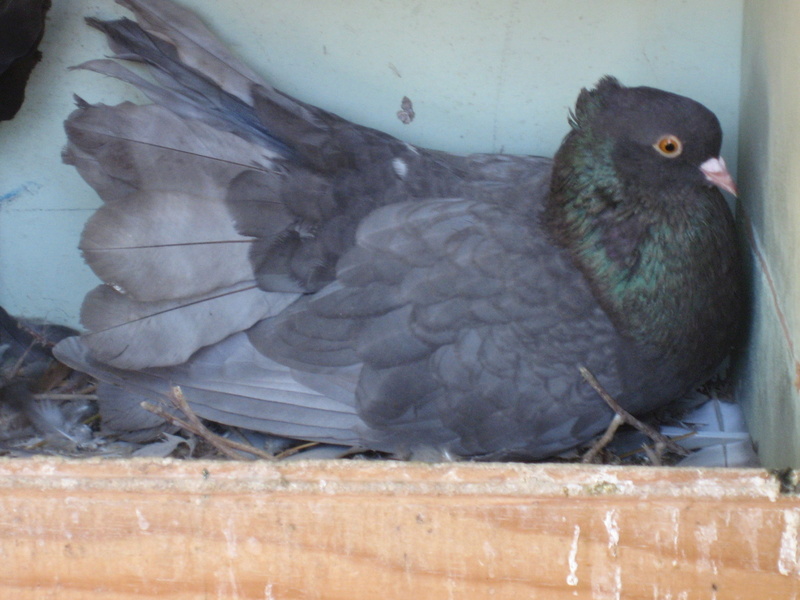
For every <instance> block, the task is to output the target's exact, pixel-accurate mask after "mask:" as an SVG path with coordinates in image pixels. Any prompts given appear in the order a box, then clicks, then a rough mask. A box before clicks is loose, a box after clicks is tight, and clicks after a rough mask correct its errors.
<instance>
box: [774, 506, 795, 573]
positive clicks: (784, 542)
mask: <svg viewBox="0 0 800 600" xmlns="http://www.w3.org/2000/svg"><path fill="white" fill-rule="evenodd" d="M799 546H800V509H796V508H794V509H787V510H785V511H783V532H782V533H781V545H780V550H779V552H778V572H779V573H780V574H781V575H786V576H791V577H800V547H799Z"/></svg>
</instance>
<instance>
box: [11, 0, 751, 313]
mask: <svg viewBox="0 0 800 600" xmlns="http://www.w3.org/2000/svg"><path fill="white" fill-rule="evenodd" d="M184 4H185V5H188V6H193V7H196V8H197V9H198V10H199V12H200V13H201V15H202V16H203V17H204V18H205V19H206V21H207V22H208V23H209V24H210V25H211V26H212V29H214V30H216V31H217V32H219V33H220V34H221V36H222V37H223V39H225V40H226V41H227V42H229V43H230V45H231V46H232V47H233V48H234V49H235V51H236V52H238V53H239V54H240V55H241V56H242V57H244V58H245V59H246V60H247V62H249V63H250V64H251V65H252V66H253V67H255V68H256V69H257V70H259V71H260V72H262V73H264V74H266V75H267V76H268V77H269V78H270V79H271V81H272V82H273V83H275V84H276V85H278V86H280V87H282V88H283V89H284V90H285V91H287V92H289V93H291V94H294V95H296V96H299V97H300V98H302V99H304V100H307V101H310V102H314V103H318V104H320V105H321V106H323V107H325V108H328V109H331V110H334V111H336V112H338V113H340V114H342V115H343V116H345V117H348V118H351V119H354V120H357V121H359V122H361V123H363V124H366V125H371V126H373V127H377V128H380V129H383V130H386V131H389V132H391V133H393V134H395V135H397V136H399V137H401V138H403V139H405V140H408V141H410V142H412V143H416V144H422V145H425V146H431V147H435V148H440V149H445V150H451V151H458V152H473V151H501V150H502V151H506V152H515V153H529V154H546V155H550V154H552V153H553V151H554V150H555V148H556V147H557V145H558V143H559V141H560V139H561V137H562V136H563V135H564V134H565V133H566V129H567V124H566V117H567V111H568V108H569V107H570V106H571V105H572V103H573V102H574V100H575V97H576V95H577V93H578V91H579V89H580V88H581V87H582V86H587V85H591V84H592V83H594V82H595V81H596V80H597V79H598V78H599V77H600V76H601V75H603V74H606V73H610V74H614V75H616V76H618V77H619V78H620V79H621V80H622V81H623V82H624V83H626V84H629V85H639V84H646V85H652V86H657V87H663V88H666V89H670V90H672V91H675V92H678V93H683V94H686V95H690V96H692V97H694V98H696V99H698V100H700V101H702V102H704V103H706V104H707V105H708V106H709V107H710V108H711V109H713V110H714V111H715V112H716V113H717V114H718V116H719V117H720V119H721V121H722V123H723V127H724V128H725V132H726V143H725V147H724V154H725V155H726V156H727V158H728V159H729V162H735V155H736V152H735V148H736V140H737V126H738V110H739V88H740V80H739V74H740V56H741V55H740V48H741V30H742V0H692V1H691V2H676V1H675V0H650V1H646V2H644V1H642V0H611V1H607V2H602V1H599V0H592V1H589V0H584V1H577V0H575V1H564V0H561V1H558V2H556V1H552V0H528V1H524V0H491V1H490V0H483V1H473V2H465V1H456V0H437V1H435V2H434V1H427V2H423V1H403V2H401V1H388V0H384V1H379V0H352V1H340V2H332V1H330V0H294V1H286V0H280V1H279V0H226V1H221V0H184ZM86 14H92V15H99V16H104V17H108V16H113V15H121V14H125V11H123V10H122V9H121V8H119V7H117V6H116V5H114V4H112V2H111V0H70V1H69V2H65V1H56V2H54V6H53V8H52V10H51V13H50V18H49V22H48V29H47V34H46V37H45V41H44V45H43V51H44V53H45V59H44V61H43V63H42V64H41V65H40V66H39V67H38V68H37V69H36V71H35V72H34V74H33V78H32V81H31V85H30V89H29V94H28V101H27V103H26V105H25V107H24V109H23V111H22V113H21V114H20V115H19V116H18V118H17V119H16V120H14V121H12V122H9V123H0V144H2V146H0V147H2V151H3V154H2V161H0V304H2V305H3V306H4V307H6V308H7V309H9V310H10V311H12V312H14V313H17V314H25V315H28V316H39V317H45V318H48V319H50V320H54V321H58V322H63V323H71V324H76V323H77V315H78V309H79V306H80V300H81V298H82V296H83V294H84V293H85V291H86V290H88V289H89V288H91V287H92V286H94V285H95V284H96V279H95V278H94V276H93V275H92V274H91V272H90V271H88V269H86V267H84V265H83V263H82V260H81V258H80V256H79V253H78V251H77V250H76V245H77V242H78V236H79V233H80V229H81V226H82V224H83V222H84V221H85V220H86V218H87V217H88V216H89V214H90V213H91V211H92V210H93V208H94V207H95V206H96V205H97V203H98V200H97V198H96V196H95V194H94V192H93V191H92V190H91V189H90V188H88V187H87V186H86V185H85V184H83V182H82V181H81V180H80V178H79V177H78V176H77V175H76V173H75V172H74V170H73V169H72V168H69V167H66V166H63V165H61V163H60V156H59V154H60V149H61V147H62V146H63V144H64V140H65V138H64V134H63V130H62V126H61V123H62V122H63V120H64V118H65V117H66V116H67V114H68V113H69V112H70V110H71V105H72V99H71V96H72V94H73V93H78V94H80V95H81V96H83V97H84V98H86V99H87V100H89V101H92V102H96V101H104V102H108V103H115V102H117V101H119V100H121V99H127V98H133V97H135V94H133V93H132V92H131V91H130V90H128V89H126V88H125V87H124V86H121V85H118V84H117V83H116V82H113V81H111V80H107V79H103V78H101V77H99V76H97V75H92V74H88V73H80V72H75V71H67V67H68V66H70V65H74V64H77V63H80V62H81V61H83V60H87V59H90V58H94V57H97V56H100V55H102V54H104V53H106V52H107V50H106V49H105V47H104V45H103V43H102V40H101V36H100V35H99V34H97V33H95V32H93V31H89V30H88V29H87V28H86V27H85V26H84V25H83V23H82V16H83V15H86ZM403 96H408V97H409V98H411V100H412V101H413V103H414V108H415V110H416V119H415V120H414V122H413V123H412V124H410V125H403V124H401V123H400V121H399V120H398V119H397V117H396V115H395V113H396V112H397V111H398V110H399V108H400V101H401V98H402V97H403Z"/></svg>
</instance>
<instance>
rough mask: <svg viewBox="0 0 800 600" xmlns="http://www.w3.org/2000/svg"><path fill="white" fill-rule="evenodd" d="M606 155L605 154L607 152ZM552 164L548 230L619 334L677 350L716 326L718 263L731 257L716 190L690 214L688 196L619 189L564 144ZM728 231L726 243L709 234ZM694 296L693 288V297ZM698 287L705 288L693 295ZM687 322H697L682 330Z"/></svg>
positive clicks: (608, 169)
mask: <svg viewBox="0 0 800 600" xmlns="http://www.w3.org/2000/svg"><path fill="white" fill-rule="evenodd" d="M606 150H609V149H606ZM562 151H565V152H568V153H569V155H568V158H569V160H564V157H563V156H561V152H560V153H559V156H557V157H556V166H555V169H554V173H553V180H552V183H551V195H550V198H549V200H548V206H547V208H546V210H545V213H544V223H545V226H546V228H547V229H548V231H549V232H550V233H551V235H553V237H554V239H555V241H556V242H557V243H558V244H560V245H561V246H563V247H565V248H566V249H567V250H568V251H569V252H570V254H571V255H572V258H573V260H574V261H575V263H576V265H577V266H578V267H579V268H580V269H581V271H582V272H583V273H584V275H585V276H586V277H587V279H588V280H589V282H590V284H591V286H592V290H593V292H594V293H595V295H596V297H597V299H598V301H599V302H600V304H601V305H602V306H603V308H604V309H605V310H606V312H607V313H608V314H609V316H610V317H611V319H612V320H613V321H614V323H615V326H616V327H617V329H618V330H619V331H620V332H622V333H623V334H624V335H627V336H629V337H631V338H632V339H634V340H636V341H639V342H647V343H649V344H654V345H657V346H661V347H665V346H669V347H672V348H674V347H675V344H676V341H675V337H676V335H680V331H681V329H682V328H684V327H687V326H693V325H697V324H698V323H704V322H705V321H709V320H710V321H713V320H714V314H713V313H714V311H715V310H716V309H715V307H713V306H709V305H708V304H709V303H708V299H709V298H713V297H714V295H715V292H714V290H713V286H715V285H720V284H721V281H720V277H721V273H720V272H719V265H718V263H719V260H720V255H721V254H723V255H727V254H730V249H729V248H726V247H725V246H726V245H733V244H734V240H733V238H732V222H730V215H729V214H726V213H727V208H726V207H725V206H724V201H723V200H722V198H721V197H719V198H717V196H719V193H718V192H717V191H716V190H711V189H708V190H707V191H708V193H709V198H708V201H706V202H693V203H692V205H691V207H687V206H686V204H687V199H686V192H685V190H684V191H680V190H676V191H674V192H672V191H666V192H664V191H661V192H660V193H659V192H655V191H654V190H652V189H647V190H641V189H636V187H635V185H631V184H629V183H628V184H623V182H621V181H620V179H619V177H617V176H616V174H615V172H614V169H613V167H612V165H611V164H609V163H610V161H609V163H603V162H598V160H597V156H598V154H600V155H605V156H610V151H609V152H603V151H602V150H601V151H600V152H599V153H598V148H593V152H592V155H591V157H590V156H589V154H588V152H582V151H581V148H580V146H579V145H578V144H570V143H566V144H565V145H564V146H563V147H562ZM720 220H722V221H726V220H727V221H726V222H725V225H726V227H725V235H723V236H721V238H720V237H719V236H713V235H710V234H709V233H708V230H709V223H714V222H718V221H720ZM690 287H694V289H690ZM698 287H699V288H701V289H698ZM689 320H692V321H694V323H689V322H687V321H689Z"/></svg>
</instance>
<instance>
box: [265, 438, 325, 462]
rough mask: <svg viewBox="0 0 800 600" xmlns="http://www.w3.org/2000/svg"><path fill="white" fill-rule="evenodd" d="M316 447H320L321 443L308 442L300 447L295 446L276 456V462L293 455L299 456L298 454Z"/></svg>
mask: <svg viewBox="0 0 800 600" xmlns="http://www.w3.org/2000/svg"><path fill="white" fill-rule="evenodd" d="M314 446H319V442H306V443H304V444H300V445H299V446H293V447H292V448H287V449H286V450H284V451H283V452H280V453H278V454H276V455H275V460H282V459H284V458H288V457H289V456H292V455H293V454H297V453H298V452H302V451H303V450H308V449H309V448H313V447H314Z"/></svg>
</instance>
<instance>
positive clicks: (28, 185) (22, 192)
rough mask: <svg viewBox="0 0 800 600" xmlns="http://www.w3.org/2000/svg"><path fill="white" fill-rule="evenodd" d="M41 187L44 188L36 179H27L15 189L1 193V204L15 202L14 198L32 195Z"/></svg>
mask: <svg viewBox="0 0 800 600" xmlns="http://www.w3.org/2000/svg"><path fill="white" fill-rule="evenodd" d="M40 189H42V184H41V183H36V182H35V181H26V182H25V183H23V184H22V185H20V186H17V187H16V188H14V189H13V190H9V191H7V192H5V193H4V194H0V205H2V204H6V203H10V202H13V201H14V200H17V199H18V198H21V197H23V196H31V195H33V194H35V193H36V192H38V191H39V190H40Z"/></svg>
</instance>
